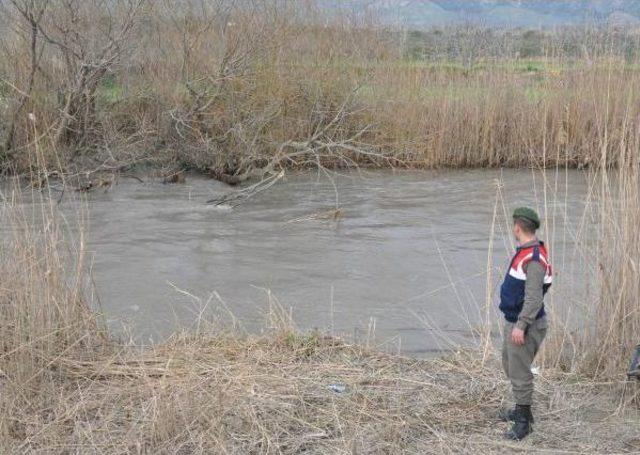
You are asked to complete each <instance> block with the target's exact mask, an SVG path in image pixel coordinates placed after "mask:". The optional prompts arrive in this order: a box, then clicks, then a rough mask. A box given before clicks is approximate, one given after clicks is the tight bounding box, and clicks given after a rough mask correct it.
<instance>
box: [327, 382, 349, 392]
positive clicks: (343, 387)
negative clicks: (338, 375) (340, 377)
mask: <svg viewBox="0 0 640 455" xmlns="http://www.w3.org/2000/svg"><path fill="white" fill-rule="evenodd" d="M327 389H329V390H331V391H332V392H334V393H345V392H346V391H347V386H346V385H344V384H329V385H328V386H327Z"/></svg>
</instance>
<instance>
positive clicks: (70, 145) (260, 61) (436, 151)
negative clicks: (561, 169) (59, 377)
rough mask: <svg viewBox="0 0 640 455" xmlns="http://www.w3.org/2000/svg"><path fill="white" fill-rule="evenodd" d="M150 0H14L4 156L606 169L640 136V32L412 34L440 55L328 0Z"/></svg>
mask: <svg viewBox="0 0 640 455" xmlns="http://www.w3.org/2000/svg"><path fill="white" fill-rule="evenodd" d="M147 3H148V2H145V1H143V0H141V1H134V2H125V4H123V5H119V6H118V7H117V8H115V7H114V8H113V10H111V9H108V8H107V7H106V6H100V5H95V4H86V5H85V4H83V5H82V8H80V7H79V6H78V8H69V7H68V5H66V4H65V3H64V2H60V3H58V2H53V4H52V5H50V7H49V8H47V7H44V6H43V7H42V9H39V8H38V9H36V10H34V11H31V12H30V10H29V9H27V10H20V9H16V8H6V9H4V10H3V11H2V14H3V16H2V17H1V19H3V20H4V21H6V22H7V23H15V24H18V26H17V27H15V28H9V27H7V31H5V32H4V33H3V34H2V35H0V41H1V43H2V44H3V46H2V48H3V49H6V51H5V52H6V58H5V59H1V60H0V170H3V171H6V172H13V173H20V174H23V173H26V174H29V173H30V174H32V175H34V177H35V178H36V179H41V178H42V177H43V176H44V175H47V174H48V173H50V172H52V171H55V172H58V173H61V174H65V175H69V174H71V175H74V174H77V173H87V172H94V171H107V172H109V171H112V172H116V173H117V172H130V171H131V170H132V169H133V168H135V167H136V166H155V167H158V168H161V169H163V170H164V171H166V173H167V174H171V173H173V172H175V171H177V170H183V169H190V170H198V171H200V172H202V173H205V174H209V175H212V176H213V177H215V178H217V179H219V180H222V181H225V182H229V183H241V182H243V181H245V180H247V179H260V178H263V177H265V176H269V175H273V174H274V173H276V174H277V172H279V171H280V170H281V169H291V168H295V169H303V168H310V167H313V168H317V167H319V166H321V167H326V168H345V167H356V166H360V167H384V168H389V167H395V168H442V167H450V168H469V167H503V166H508V167H532V166H533V167H545V166H556V165H558V166H569V167H580V168H586V167H596V168H597V167H598V166H600V165H607V166H615V165H620V163H621V160H622V159H621V158H620V157H621V156H622V155H625V154H632V153H634V150H635V149H634V147H635V144H636V143H637V142H638V134H637V129H636V128H635V123H634V122H635V120H634V119H636V118H637V117H638V115H639V112H640V108H639V107H638V106H640V102H639V98H640V94H639V93H638V91H637V90H636V87H637V86H638V82H639V80H640V71H639V70H638V65H637V55H636V54H637V50H636V49H637V46H636V47H633V46H630V47H628V48H624V49H627V51H626V53H625V52H622V51H621V49H620V48H611V46H610V44H611V39H612V37H611V36H610V35H609V34H608V32H607V31H606V30H597V33H596V31H593V33H595V35H594V36H592V37H590V38H589V39H588V40H587V39H586V38H585V39H582V38H580V36H577V37H574V38H572V39H571V40H569V42H567V41H566V40H564V39H557V40H551V41H550V42H546V41H544V43H545V44H544V46H545V47H544V49H542V48H541V52H540V53H539V54H538V55H537V57H536V58H520V57H517V55H518V54H517V53H516V52H514V51H513V50H512V49H511V48H510V46H509V45H510V43H511V41H510V39H509V38H508V37H505V36H502V37H501V38H498V37H494V38H491V39H489V36H493V35H492V33H491V31H490V30H482V29H479V30H473V29H461V30H448V31H446V33H444V34H442V33H440V35H442V36H441V38H444V37H446V38H447V39H446V41H447V42H449V44H447V45H446V46H444V45H443V44H442V43H440V44H438V43H439V40H440V38H437V37H435V36H432V37H431V38H428V37H424V41H420V40H419V41H418V43H413V44H418V45H419V46H418V48H420V46H422V45H424V46H425V47H429V46H431V45H436V47H437V46H440V45H443V47H442V49H441V50H440V51H437V52H436V51H434V53H433V55H430V56H429V57H428V58H427V57H426V56H423V57H420V55H421V52H418V53H417V54H416V53H415V52H414V51H415V50H416V49H414V51H411V49H412V48H413V47H412V41H409V42H407V37H406V36H405V34H404V33H400V32H399V31H397V30H396V31H394V30H389V29H388V28H385V27H380V26H379V24H378V25H376V23H375V20H372V22H366V21H365V22H358V21H356V22H353V23H352V22H350V21H349V19H348V18H339V17H336V18H335V19H334V20H331V21H328V22H326V21H322V22H321V23H319V24H314V23H309V24H301V23H300V21H298V20H296V19H295V18H296V17H300V15H302V16H303V17H320V16H319V15H318V11H316V10H314V9H313V7H312V6H309V5H313V2H302V3H301V2H293V4H289V3H284V4H283V5H281V6H275V5H273V7H268V6H266V5H265V4H264V2H246V4H247V5H248V6H247V7H246V8H242V7H238V8H234V7H232V6H231V5H225V2H221V3H220V4H215V5H208V6H207V5H206V3H202V5H201V9H200V8H198V9H197V10H196V9H192V8H191V7H189V6H188V5H187V4H184V5H183V4H181V6H180V7H177V8H176V7H171V6H170V5H155V6H154V7H153V8H151V7H148V6H149V5H147ZM230 3H234V2H230ZM305 4H306V5H307V6H304V5H305ZM65 5H66V6H65ZM249 5H250V6H249ZM147 7H148V8H147ZM309 7H311V10H309V9H308V8H309ZM30 15H31V16H30ZM97 18H100V19H97ZM100 23H104V24H108V26H106V25H105V26H104V27H98V26H96V24H100ZM68 24H73V27H74V29H73V31H69V27H70V25H68ZM32 25H33V26H32ZM76 28H77V29H78V31H76ZM585 33H588V32H585ZM68 34H69V35H74V36H75V34H77V36H78V38H76V39H74V40H72V41H73V43H72V44H69V43H68V41H69V40H70V38H69V36H68ZM589 36H590V35H589ZM614 36H617V34H614ZM414 39H417V37H415V36H414ZM634 41H635V39H634ZM64 43H67V44H64ZM95 43H104V45H103V46H104V47H101V46H97V47H96V46H95V45H94V44H95ZM587 43H588V44H587ZM539 44H540V46H541V47H542V41H540V43H539ZM568 44H571V46H569V47H572V46H575V47H576V49H577V48H579V49H581V51H580V52H573V51H568V49H567V45H568ZM583 48H584V50H582V49H583ZM499 49H502V50H499ZM418 50H419V49H418ZM467 54H468V55H467Z"/></svg>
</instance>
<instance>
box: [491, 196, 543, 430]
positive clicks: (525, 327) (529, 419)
mask: <svg viewBox="0 0 640 455" xmlns="http://www.w3.org/2000/svg"><path fill="white" fill-rule="evenodd" d="M539 228H540V218H539V217H538V214H537V213H536V212H535V211H534V210H533V209H530V208H527V207H521V208H518V209H516V210H515V212H514V213H513V234H514V236H515V238H516V241H517V242H518V248H517V250H516V253H515V255H514V256H513V258H512V259H511V263H510V264H509V270H508V272H507V276H506V277H505V279H504V282H503V283H502V287H501V288H500V311H502V313H503V314H504V317H505V319H506V322H505V326H504V333H503V338H504V339H503V345H502V366H503V367H504V371H505V373H506V374H507V377H508V378H509V380H510V381H511V387H512V390H513V397H514V399H515V402H516V407H515V409H512V410H508V411H502V412H501V413H500V417H501V419H502V420H505V421H511V422H513V426H512V427H511V429H510V430H509V431H508V432H507V434H506V436H507V438H509V439H513V440H518V441H519V440H521V439H523V438H524V437H526V436H527V435H528V434H529V433H531V432H532V431H533V427H532V424H533V415H532V413H531V405H532V402H533V373H532V372H531V364H532V363H533V359H534V358H535V356H536V354H537V353H538V350H539V349H540V345H541V344H542V341H543V340H544V337H545V335H546V334H547V327H548V323H547V318H546V315H545V311H544V301H543V299H544V294H545V293H546V292H547V290H548V289H549V287H550V286H551V281H552V273H551V264H550V262H549V259H548V255H547V249H546V248H545V246H544V243H543V242H541V241H540V240H538V239H537V237H536V231H537V230H538V229H539Z"/></svg>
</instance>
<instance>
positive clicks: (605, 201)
mask: <svg viewBox="0 0 640 455" xmlns="http://www.w3.org/2000/svg"><path fill="white" fill-rule="evenodd" d="M194 5H195V6H194ZM230 5H231V4H230V3H227V2H224V1H217V2H203V3H202V4H200V5H198V2H184V3H178V2H146V1H143V0H140V1H133V0H131V1H116V2H101V1H97V0H91V1H88V2H75V1H72V0H64V1H63V0H50V1H43V2H34V1H26V0H25V1H18V0H15V1H11V2H9V3H8V4H3V5H2V6H0V8H1V9H2V14H3V16H2V20H3V21H4V25H6V27H4V32H2V33H3V34H2V36H1V38H0V39H1V40H2V46H1V49H2V50H1V52H3V53H4V58H3V59H2V60H1V61H0V78H1V79H0V103H2V130H1V133H2V163H3V166H4V168H5V170H6V171H7V172H12V173H16V174H19V175H21V176H26V177H28V178H29V179H30V180H31V182H32V183H36V184H37V185H36V186H38V187H43V188H45V189H46V188H47V187H48V185H47V183H48V181H49V179H61V180H63V181H68V180H70V179H72V178H74V177H77V176H78V175H80V174H82V175H88V176H90V177H91V176H93V175H95V174H98V173H104V172H107V173H113V174H117V173H124V172H130V171H132V170H133V169H135V168H136V167H138V166H142V165H155V166H159V167H161V168H163V169H164V170H166V171H167V172H169V173H175V171H176V170H180V169H184V168H191V169H197V170H200V171H203V172H206V173H210V174H211V175H212V176H214V177H215V178H219V179H221V180H225V181H228V182H230V183H241V182H242V181H244V180H247V179H250V178H257V179H269V178H271V177H270V176H272V175H277V173H280V172H282V171H285V170H288V169H291V168H301V167H309V166H319V167H322V168H340V167H349V166H365V165H368V166H378V167H380V166H394V167H439V166H451V167H466V166H504V165H512V166H534V167H540V168H544V167H550V166H555V167H557V168H559V167H568V166H580V167H585V168H588V170H589V180H590V182H591V183H590V185H589V191H588V193H587V194H586V195H585V198H586V202H587V204H586V209H585V213H584V216H583V219H582V222H581V223H580V225H579V226H578V227H577V228H576V229H575V230H569V231H568V232H567V235H569V236H571V237H572V238H573V239H574V240H575V243H576V245H577V246H576V254H586V252H592V254H593V258H594V260H593V261H587V263H588V264H589V269H588V270H586V271H585V273H586V274H587V275H588V276H589V278H590V286H592V287H593V289H594V293H595V294H596V295H597V298H596V299H594V301H593V302H589V303H590V305H589V306H585V308H579V309H578V310H579V311H582V312H583V313H584V314H585V315H587V316H588V317H585V318H584V319H580V321H579V322H576V321H575V320H574V321H566V322H565V321H563V320H561V319H560V318H556V319H555V324H556V325H555V327H554V328H553V330H552V336H551V337H550V340H549V342H548V343H547V344H546V346H545V349H544V352H543V353H542V356H541V358H540V362H541V366H542V367H543V368H542V374H541V375H540V376H539V377H538V381H537V386H538V389H537V390H538V391H537V393H538V395H539V396H538V398H537V400H536V402H537V403H540V409H538V412H537V416H539V417H538V423H537V424H536V432H535V433H534V434H533V435H532V437H531V438H530V439H528V440H526V441H524V442H523V443H519V444H512V443H509V442H506V441H503V440H502V439H501V433H502V430H503V427H502V426H501V424H498V423H497V422H496V420H495V418H494V416H495V412H496V411H497V409H498V408H499V407H500V405H501V404H502V403H501V402H500V400H501V397H506V396H508V389H507V384H506V382H505V381H503V379H502V378H501V375H500V369H499V366H498V361H497V358H496V355H495V352H494V348H493V346H492V342H491V338H490V336H489V332H488V331H489V324H487V328H486V333H485V334H484V336H483V337H482V339H483V341H482V343H481V346H479V348H478V350H473V351H461V352H452V353H451V354H450V355H448V356H445V357H444V358H441V359H434V360H417V359H407V358H403V357H401V356H397V355H391V354H386V353H381V352H377V351H376V350H375V348H374V347H372V346H364V345H363V346H354V345H351V344H349V342H348V341H345V340H340V339H336V338H331V337H326V336H324V335H323V334H322V333H310V334H305V333H301V332H299V331H298V330H296V328H295V326H294V324H293V321H292V320H291V319H290V317H289V316H287V314H286V312H285V311H283V310H282V309H281V308H279V306H278V304H277V302H276V301H275V300H273V299H272V300H271V305H270V308H269V310H268V311H267V318H266V319H267V320H266V327H267V329H268V330H266V331H265V334H263V335H260V336H258V335H251V334H245V333H242V332H240V331H239V329H237V328H236V327H235V326H234V324H233V320H232V321H230V322H228V323H224V322H223V321H201V323H200V324H199V325H198V329H197V330H195V331H193V332H189V333H177V334H175V335H174V336H172V337H171V338H170V339H169V340H167V341H166V342H165V343H163V344H160V345H157V346H153V347H145V348H142V347H137V346H129V345H122V344H121V343H120V342H119V341H118V340H116V339H113V338H111V337H110V335H109V334H108V333H107V332H106V330H105V328H104V326H103V323H102V320H101V316H100V315H99V314H98V313H96V312H95V305H94V302H92V301H91V299H90V296H91V292H90V291H91V282H90V275H89V267H88V265H87V263H86V258H85V239H84V237H83V235H82V229H78V232H80V234H77V235H71V234H69V232H68V230H67V229H66V228H65V226H66V223H68V222H69V221H68V220H62V219H61V218H60V214H59V213H58V212H57V209H56V203H55V202H54V201H53V199H54V198H49V197H48V195H47V193H46V191H45V192H44V195H43V196H40V194H41V193H39V192H34V193H33V195H34V197H36V198H38V197H42V199H41V200H40V203H38V204H34V205H30V206H29V205H22V204H20V196H19V192H12V191H10V192H8V193H7V194H5V197H4V198H3V204H2V217H3V218H2V223H3V225H4V226H6V231H5V232H6V235H4V236H3V241H2V244H1V246H0V248H1V250H0V251H1V256H0V331H1V334H0V335H1V336H0V390H1V391H2V393H1V394H0V449H1V451H2V452H3V453H25V452H33V453H49V452H53V453H300V452H308V453H402V452H407V453H461V452H462V453H465V452H468V453H472V452H473V453H478V452H479V453H503V452H504V451H505V450H510V451H514V452H517V451H522V452H526V453H530V452H533V451H536V450H539V451H544V452H566V453H625V452H628V453H633V452H638V451H640V439H639V438H638V434H637V428H638V425H639V424H640V416H639V412H638V403H639V398H640V397H639V390H638V387H637V384H636V383H634V382H630V381H627V380H626V376H625V374H624V372H625V369H626V366H627V362H628V360H629V358H630V356H631V352H632V348H633V346H635V344H637V343H638V342H639V341H640V340H638V339H637V336H638V335H637V334H638V333H640V307H639V304H638V302H639V301H640V268H639V267H638V264H639V263H640V238H639V236H640V233H639V232H640V231H638V229H637V226H638V224H639V223H640V218H639V217H640V215H639V214H640V173H639V168H638V165H639V163H638V159H639V158H640V129H639V128H638V126H639V125H638V121H639V116H640V112H639V109H640V107H639V106H640V104H639V103H638V101H639V100H638V93H637V87H639V85H638V71H637V68H636V66H635V63H634V62H635V61H634V60H633V58H629V55H621V54H618V53H617V52H615V49H616V48H615V47H614V46H609V45H608V44H607V43H608V42H609V41H606V40H605V42H604V43H605V44H602V42H599V43H600V44H599V47H598V46H594V47H589V48H585V50H584V51H581V52H579V55H577V56H576V55H565V54H563V53H562V52H561V49H562V47H561V46H557V47H556V46H555V45H554V44H553V43H554V42H553V41H552V42H551V44H549V48H548V49H547V50H546V51H545V55H544V56H541V57H539V58H537V59H536V60H529V61H522V60H519V59H514V58H510V57H509V56H503V57H501V58H499V59H497V58H495V56H494V55H493V54H492V53H490V52H489V50H488V49H489V44H490V42H489V44H487V45H486V46H484V45H483V44H482V43H484V42H485V41H484V38H482V36H484V35H481V34H478V33H479V32H477V31H473V30H467V31H466V32H465V33H464V34H463V35H462V36H463V37H467V38H465V39H467V41H466V43H467V44H466V46H467V47H465V49H475V50H474V52H473V53H471V54H469V55H467V54H465V55H466V57H465V58H463V59H461V60H459V61H458V60H455V59H452V58H451V56H450V55H449V54H447V55H446V58H441V59H439V60H433V59H429V60H421V59H418V60H415V59H413V60H411V59H408V57H411V55H408V54H407V53H408V51H407V49H408V46H407V42H406V40H405V39H404V38H403V37H405V38H406V36H405V35H404V34H402V33H397V32H394V31H392V30H388V29H384V28H380V27H375V26H374V25H375V24H371V23H369V22H362V23H358V24H355V25H353V24H347V23H346V22H341V21H340V20H339V19H335V20H332V21H330V22H327V24H326V26H325V24H323V25H317V24H313V23H309V21H305V20H302V19H300V11H299V10H298V9H296V8H297V7H296V8H293V7H292V6H291V5H289V4H288V3H286V4H283V5H279V4H277V3H270V2H255V3H250V2H246V3H244V2H243V3H242V5H243V7H242V8H233V7H231V6H230ZM197 6H199V9H195V8H196V7H197ZM310 7H312V5H311V6H310ZM291 8H293V9H291ZM96 11H97V12H98V14H96ZM305 17H307V16H305ZM296 19H297V20H296ZM469 36H471V37H473V39H469V38H468V37H469ZM602 36H604V37H607V36H613V35H607V34H604V35H602ZM414 38H415V37H414ZM481 38H482V39H481ZM500 39H502V38H500ZM461 42H463V41H461ZM611 42H613V40H612V41H611ZM413 44H415V43H413ZM474 46H480V47H479V48H477V47H474ZM483 46H484V47H483ZM411 49H415V47H413V48H411ZM598 49H600V50H598ZM413 53H414V51H413V50H411V52H409V54H413ZM512 57H513V56H512ZM553 188H554V184H553V182H547V183H546V185H545V192H544V194H545V198H544V199H543V200H541V201H540V204H541V206H542V207H543V208H548V207H550V206H551V205H553V203H554V201H553V200H552V199H551V198H552V197H553ZM32 191H35V190H32ZM547 194H549V195H550V199H549V200H547V198H546V195H547ZM499 202H500V201H499V200H497V201H496V212H495V214H494V222H495V223H499V222H500V218H501V217H500V216H498V214H499V213H500V212H501V209H500V204H499ZM27 207H29V209H28V210H27ZM544 212H545V213H546V214H547V216H550V215H549V214H551V213H553V210H550V209H547V210H544ZM556 216H561V215H556ZM81 219H82V217H80V218H79V220H81ZM505 221H506V220H502V222H505ZM545 223H546V224H547V225H551V224H553V220H552V219H547V220H545ZM589 234H593V235H589ZM594 239H595V240H594ZM490 247H491V245H490ZM486 303H487V305H490V304H491V297H490V296H489V297H488V298H487V302H486ZM332 384H340V387H337V388H331V387H330V386H331V385H332ZM343 389H344V390H343Z"/></svg>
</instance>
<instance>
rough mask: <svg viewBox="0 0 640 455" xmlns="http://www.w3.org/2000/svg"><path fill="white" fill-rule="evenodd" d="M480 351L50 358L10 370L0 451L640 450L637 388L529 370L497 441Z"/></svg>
mask: <svg viewBox="0 0 640 455" xmlns="http://www.w3.org/2000/svg"><path fill="white" fill-rule="evenodd" d="M480 358H481V356H475V355H474V354H473V353H462V354H457V355H452V356H450V357H448V358H445V359H439V360H415V359H408V358H403V357H397V356H392V355H387V354H382V353H379V352H374V351H372V350H369V349H365V348H360V347H357V346H349V345H346V344H343V343H341V342H339V341H336V340H331V339H322V338H320V337H317V336H313V335H312V336H304V337H303V336H301V335H298V334H295V333H292V332H282V333H281V334H274V335H271V336H266V337H263V338H238V337H227V336H212V337H206V336H205V337H201V338H198V339H195V340H194V339H191V340H189V339H182V340H176V341H174V342H170V343H169V344H167V345H165V346H162V347H159V348H157V349H155V350H153V351H145V352H143V353H139V352H138V353H128V354H119V355H111V356H107V355H103V356H97V357H96V358H94V359H93V360H92V361H84V362H82V361H79V360H74V359H73V358H66V357H64V356H58V357H54V358H52V359H51V361H50V362H49V369H50V370H51V371H52V372H51V373H48V374H46V375H44V376H43V377H39V378H38V379H37V380H31V381H30V382H27V383H25V382H24V381H20V382H16V380H15V378H14V377H12V374H11V373H12V372H9V371H7V372H6V374H5V375H4V377H3V380H2V389H3V393H2V401H1V408H0V434H1V435H2V438H1V441H2V442H1V443H0V444H1V445H2V452H3V453H101V454H102V453H105V454H123V453H149V454H151V453H167V454H169V453H171V454H176V453H182V454H191V453H203V454H204V453H233V454H251V453H255V454H257V453H273V454H280V453H282V454H297V453H317V454H325V453H353V454H355V453H358V454H360V453H363V454H364V453H389V454H397V453H420V454H426V453H433V454H442V453H473V454H476V453H496V454H497V453H507V452H508V453H537V452H540V453H575V454H586V453H602V454H605V453H606V454H610V453H638V452H639V451H640V436H639V435H638V428H639V427H640V415H639V413H638V410H637V405H635V407H634V405H633V402H634V400H635V403H637V399H638V395H637V394H638V387H637V385H635V384H625V383H624V382H623V381H622V379H621V380H619V381H618V380H614V381H609V382H606V383H599V382H593V381H588V380H587V381H581V380H580V379H579V378H576V377H572V376H565V375H562V374H560V373H557V372H555V371H548V370H545V371H543V372H542V374H541V375H540V376H538V379H537V387H538V389H537V408H536V418H537V424H536V426H535V433H534V434H533V435H532V436H531V437H529V438H528V439H527V440H526V441H524V442H522V443H512V442H508V441H506V440H504V439H503V438H502V433H503V432H504V431H505V429H506V428H507V425H506V424H505V423H501V422H498V421H497V419H496V418H495V414H496V412H497V411H498V409H499V408H500V406H502V405H504V403H503V400H504V398H505V397H508V396H509V391H508V386H507V384H506V383H505V381H504V380H503V378H502V376H501V374H500V371H499V366H498V363H497V362H495V361H493V360H490V361H489V362H488V363H487V364H486V365H481V362H480V360H479V359H480ZM45 378H46V379H45ZM32 379H33V378H32ZM332 386H333V388H332ZM634 395H635V398H634ZM634 409H635V410H634Z"/></svg>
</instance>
